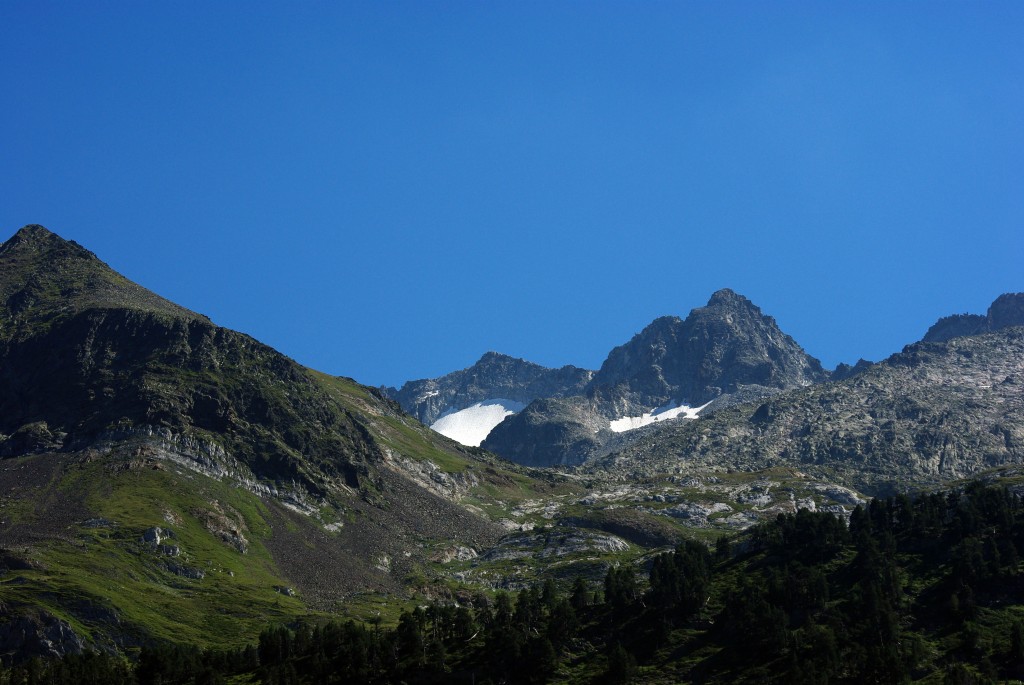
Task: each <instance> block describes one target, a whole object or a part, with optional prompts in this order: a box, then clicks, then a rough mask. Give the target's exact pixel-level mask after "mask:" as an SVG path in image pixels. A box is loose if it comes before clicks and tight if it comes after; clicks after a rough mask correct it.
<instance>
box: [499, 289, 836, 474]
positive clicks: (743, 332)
mask: <svg viewBox="0 0 1024 685" xmlns="http://www.w3.org/2000/svg"><path fill="white" fill-rule="evenodd" d="M828 377H829V374H828V372H826V371H825V370H824V369H823V368H822V366H821V364H820V363H819V362H818V360H816V359H814V358H813V357H811V356H810V355H808V354H807V353H806V352H805V351H804V350H803V349H802V348H801V347H800V346H799V345H798V344H797V343H796V342H795V341H794V340H793V339H792V338H791V337H790V336H788V335H786V334H785V333H783V332H782V331H781V330H780V329H779V327H778V325H777V324H776V322H775V320H774V319H773V318H771V317H769V316H765V315H764V314H762V312H761V310H760V309H759V308H758V307H757V306H755V305H754V304H753V303H752V302H751V301H750V300H748V299H747V298H745V297H743V296H742V295H738V294H737V293H735V292H733V291H732V290H728V289H725V290H719V291H718V292H716V293H714V294H713V295H712V296H711V299H710V300H709V301H708V303H707V305H706V306H705V307H700V308H697V309H694V310H693V311H691V312H690V314H689V315H688V316H687V317H686V319H679V318H678V317H671V316H667V317H662V318H659V319H656V320H655V321H653V322H652V323H651V324H649V325H648V326H647V327H646V328H644V329H643V330H642V331H640V332H639V333H638V334H636V335H635V336H634V337H633V338H632V339H631V340H630V341H629V342H627V343H626V344H624V345H621V346H619V347H616V348H615V349H614V350H612V351H611V353H610V354H609V355H608V358H607V359H606V360H605V362H604V364H602V365H601V369H600V370H599V371H598V372H597V373H595V374H594V376H593V378H592V379H591V380H590V382H589V383H588V384H587V386H586V388H585V389H584V391H583V392H582V393H581V394H580V395H579V396H577V397H567V398H565V399H564V401H561V402H548V403H545V404H537V403H535V404H534V405H531V406H530V407H527V410H526V411H523V412H520V413H519V414H517V415H514V416H510V417H508V418H506V419H505V420H504V421H503V422H502V423H501V424H499V425H497V426H496V427H495V428H494V430H493V431H491V433H490V434H489V435H488V437H487V439H486V440H484V442H483V443H482V446H483V447H484V448H486V449H488V450H491V451H494V452H496V453H497V454H500V455H502V456H504V457H506V458H508V459H511V460H512V461H515V462H517V463H521V464H530V465H555V464H578V463H581V462H583V461H585V460H587V459H590V458H592V457H594V456H595V455H597V454H598V453H600V452H601V451H602V449H603V448H604V446H605V445H606V444H608V442H609V441H610V440H612V438H613V437H614V436H613V435H612V433H621V432H624V431H631V430H633V429H636V428H640V427H642V426H646V425H649V424H652V423H656V422H661V421H665V420H668V419H674V418H676V417H680V416H683V417H687V418H694V417H696V416H697V414H698V412H699V411H701V410H702V409H703V410H704V412H705V413H707V412H710V411H715V410H717V409H719V408H721V407H724V406H728V405H730V404H733V403H737V402H749V401H754V400H756V399H759V398H763V397H767V396H770V395H772V394H775V393H778V392H780V391H782V390H786V389H790V388H799V387H805V386H808V385H811V384H814V383H819V382H822V381H824V380H826V379H827V378H828ZM707 405H713V406H710V407H707V408H706V409H705V407H706V406H707Z"/></svg>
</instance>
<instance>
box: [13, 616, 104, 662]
mask: <svg viewBox="0 0 1024 685" xmlns="http://www.w3.org/2000/svg"><path fill="white" fill-rule="evenodd" d="M84 650H85V642H84V641H83V640H82V638H80V637H79V636H78V635H77V634H76V633H75V631H74V630H73V629H72V628H71V625H70V624H68V623H67V622H66V621H64V620H62V619H59V618H57V617H56V616H54V615H53V614H51V613H49V612H47V611H44V610H42V609H31V608H23V609H17V610H14V609H11V608H9V607H7V606H5V605H0V662H2V663H4V664H5V665H11V664H17V663H21V662H24V661H28V660H29V659H32V658H34V657H41V658H59V657H62V656H65V655H68V654H81V653H82V652H83V651H84Z"/></svg>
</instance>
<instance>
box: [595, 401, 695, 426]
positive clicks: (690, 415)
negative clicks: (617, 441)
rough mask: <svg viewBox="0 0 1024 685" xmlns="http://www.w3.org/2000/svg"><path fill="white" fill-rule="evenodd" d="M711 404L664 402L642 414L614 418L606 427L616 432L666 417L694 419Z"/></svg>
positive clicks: (655, 421) (666, 418)
mask: <svg viewBox="0 0 1024 685" xmlns="http://www.w3.org/2000/svg"><path fill="white" fill-rule="evenodd" d="M708 404H711V403H710V402H708V403H707V404H702V405H701V406H699V407H691V406H689V405H686V404H679V405H677V404H676V403H675V402H672V403H670V404H666V405H665V406H664V407H658V408H657V409H652V410H651V411H649V412H647V413H646V414H644V415H642V416H624V417H622V418H621V419H615V420H614V421H612V422H611V423H610V424H609V425H608V427H609V428H611V429H612V431H614V432H616V433H624V432H625V431H629V430H633V429H634V428H640V427H642V426H649V425H650V424H652V423H657V422H658V421H667V420H668V419H674V418H677V417H679V416H682V417H683V418H686V419H695V418H697V414H699V413H700V411H701V410H702V409H703V408H704V407H706V406H708Z"/></svg>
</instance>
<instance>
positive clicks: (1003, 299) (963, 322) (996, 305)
mask: <svg viewBox="0 0 1024 685" xmlns="http://www.w3.org/2000/svg"><path fill="white" fill-rule="evenodd" d="M1010 326H1024V293H1004V294H1002V295H1000V296H999V297H997V298H996V299H995V301H994V302H993V303H992V304H991V305H990V306H989V308H988V313H987V314H986V315H985V316H981V315H979V314H954V315H953V316H945V317H943V318H941V319H939V320H938V321H936V322H935V323H934V324H933V325H932V327H931V328H929V329H928V332H927V333H925V334H924V338H923V340H922V342H945V341H947V340H952V339H953V338H959V337H963V336H966V335H980V334H982V333H989V332H992V331H998V330H1001V329H1003V328H1008V327H1010Z"/></svg>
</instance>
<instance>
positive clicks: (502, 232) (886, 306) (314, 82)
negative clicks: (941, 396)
mask: <svg viewBox="0 0 1024 685" xmlns="http://www.w3.org/2000/svg"><path fill="white" fill-rule="evenodd" d="M1022 35H1024V3H1020V2H996V1H991V2H955V3H948V2H880V3H873V2H838V1H837V2H827V3H823V2H772V3H765V2H750V3H746V2H632V1H630V2H627V1H625V0H624V1H622V2H556V1H553V0H545V1H544V2H500V1H495V2H427V1H425V0H417V1H416V2H300V3H285V2H280V3H264V2H245V3H243V2H234V1H225V2H217V3H207V2H187V1H186V2H175V3H156V2H147V3H139V2H103V1H96V2H88V3H85V2H59V3H57V2H46V1H42V0H32V1H31V2H18V1H16V0H7V1H6V2H2V3H0V87H2V92H3V106H2V107H0V130H2V131H3V136H2V138H0V141H2V142H0V159H2V162H0V233H2V234H3V238H6V237H7V236H8V235H10V234H13V233H14V231H16V230H17V229H18V228H19V227H21V226H22V225H24V224H27V223H41V224H43V225H45V226H47V227H48V228H50V229H51V230H53V231H55V232H57V233H59V234H60V235H62V236H64V237H66V238H69V239H73V240H76V241H77V242H79V243H81V244H83V245H84V246H86V247H88V248H89V249H91V250H93V251H94V252H96V253H97V254H98V255H99V256H100V257H101V258H102V259H104V261H106V262H107V263H109V264H110V265H111V266H113V267H114V268H116V269H117V270H119V271H121V272H122V273H124V274H125V275H127V276H128V277H130V278H132V279H133V280H135V281H137V282H139V283H141V284H142V285H144V286H146V287H148V288H150V289H152V290H154V291H156V292H158V293H160V294H161V295H164V296H165V297H168V298H170V299H173V300H175V301H177V302H179V303H181V304H183V305H185V306H187V307H189V308H191V309H194V310H197V311H199V312H202V313H204V314H207V315H209V316H210V317H211V318H213V319H214V320H215V321H216V322H217V323H219V324H221V325H224V326H228V327H230V328H234V329H237V330H241V331H244V332H246V333H249V334H251V335H253V336H255V337H257V338H259V339H261V340H263V341H264V342H267V343H268V344H271V345H273V346H274V347H276V348H278V349H279V350H281V351H283V352H284V353H286V354H287V355H289V356H291V357H292V358H294V359H296V360H298V361H300V362H302V363H304V364H307V365H309V366H312V367H314V368H317V369H320V370H323V371H327V372H330V373H335V374H341V375H348V376H352V377H355V378H356V379H357V380H359V381H362V382H364V383H367V384H371V385H378V384H400V383H401V382H403V381H405V380H409V379H413V378H422V377H430V376H436V375H440V374H443V373H446V372H448V371H452V370H455V369H459V368H463V367H466V366H468V365H470V364H471V363H473V362H474V361H475V360H476V359H477V358H479V356H480V355H481V354H483V353H484V352H485V351H487V350H498V351H502V352H505V353H508V354H512V355H515V356H519V357H524V358H526V359H530V360H532V361H535V362H538V363H541V364H545V365H548V366H559V365H562V364H570V363H571V364H576V365H579V366H585V367H590V368H597V367H598V366H599V365H600V364H601V362H602V361H603V359H604V357H605V355H606V354H607V352H608V351H609V350H610V349H611V348H612V347H613V346H615V345H618V344H621V343H623V342H625V341H626V340H628V339H629V338H630V337H631V336H632V335H633V334H634V333H636V332H637V331H639V330H640V329H641V328H642V327H643V326H644V325H646V324H647V323H649V322H650V321H651V320H652V319H654V318H655V317H657V316H662V315H666V314H675V315H679V316H685V315H686V314H687V312H688V311H689V310H690V309H691V308H693V307H697V306H701V305H703V304H704V303H705V302H706V301H707V299H708V297H709V296H710V294H711V293H712V292H713V291H715V290H717V289H719V288H722V287H731V288H733V289H734V290H736V291H738V292H740V293H742V294H744V295H746V296H747V297H749V298H750V299H751V300H753V301H754V302H755V303H756V304H758V305H759V306H760V307H761V308H762V309H763V310H764V311H765V312H766V313H767V314H770V315H772V316H774V317H775V318H776V319H777V321H778V322H779V324H780V325H781V326H782V328H783V330H785V331H786V332H787V333H789V334H791V335H792V336H793V337H794V338H796V340H797V341H798V342H800V343H801V344H802V345H803V346H804V347H805V348H806V349H807V350H808V351H809V352H810V353H811V354H813V355H815V356H817V357H819V358H820V359H821V360H822V362H823V363H824V364H825V365H826V366H829V367H832V366H834V365H835V364H836V363H838V362H840V361H848V362H854V361H856V360H857V358H859V357H866V358H869V359H880V358H883V357H885V356H887V355H889V354H891V353H893V352H896V351H898V350H899V349H901V348H902V346H903V345H904V344H907V343H909V342H912V341H914V340H917V339H919V338H920V337H921V335H922V334H923V333H924V331H925V330H926V329H927V327H928V326H929V325H930V324H931V323H932V322H934V320H935V319H936V318H938V317H939V316H942V315H946V314H952V313H960V312H968V311H969V312H976V313H984V311H985V308H986V307H987V306H988V304H989V303H990V302H991V301H992V300H993V299H994V298H995V297H996V296H997V295H998V294H1000V293H1002V292H1009V291H1013V292H1016V291H1021V290H1024V267H1022V264H1024V125H1022V124H1021V122H1022V121H1024V47H1022V41H1021V39H1020V37H1021V36H1022Z"/></svg>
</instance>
